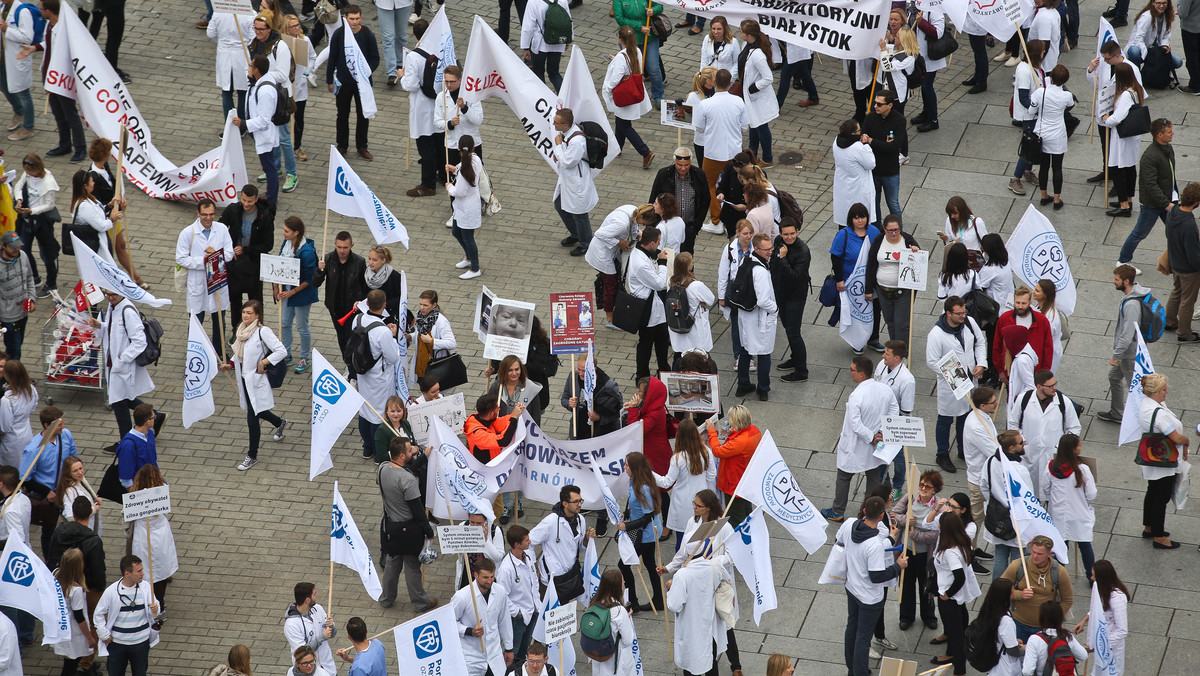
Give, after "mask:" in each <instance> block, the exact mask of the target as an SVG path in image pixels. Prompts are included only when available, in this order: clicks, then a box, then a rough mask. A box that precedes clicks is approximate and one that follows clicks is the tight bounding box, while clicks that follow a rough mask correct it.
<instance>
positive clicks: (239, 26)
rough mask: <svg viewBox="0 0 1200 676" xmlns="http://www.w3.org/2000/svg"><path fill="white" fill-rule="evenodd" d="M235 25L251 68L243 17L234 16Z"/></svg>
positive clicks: (247, 62)
mask: <svg viewBox="0 0 1200 676" xmlns="http://www.w3.org/2000/svg"><path fill="white" fill-rule="evenodd" d="M233 25H234V26H236V27H237V32H238V40H241V42H242V56H244V57H246V67H247V68H249V67H250V50H248V49H246V36H245V35H242V21H241V17H239V16H236V15H235V16H234V17H233ZM332 40H333V38H332V37H331V38H330V41H332Z"/></svg>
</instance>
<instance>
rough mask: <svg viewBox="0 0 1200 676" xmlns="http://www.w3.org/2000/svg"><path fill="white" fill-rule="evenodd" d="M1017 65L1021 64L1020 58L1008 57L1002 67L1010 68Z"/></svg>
mask: <svg viewBox="0 0 1200 676" xmlns="http://www.w3.org/2000/svg"><path fill="white" fill-rule="evenodd" d="M1018 63H1021V59H1020V57H1016V56H1010V57H1008V61H1005V62H1004V67H1005V68H1012V67H1013V66H1016V65H1017V64H1018Z"/></svg>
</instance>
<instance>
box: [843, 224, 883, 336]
mask: <svg viewBox="0 0 1200 676" xmlns="http://www.w3.org/2000/svg"><path fill="white" fill-rule="evenodd" d="M847 234H848V233H847ZM868 249H870V247H868V246H867V245H866V244H865V243H864V244H863V246H862V247H861V248H859V250H858V260H857V261H856V262H855V263H854V270H853V271H852V272H851V273H850V276H849V277H847V278H846V279H845V282H846V290H845V291H842V292H841V293H839V294H838V296H839V297H840V299H841V303H842V308H841V316H842V319H841V324H840V325H838V335H839V336H841V337H842V340H844V341H846V343H847V344H849V345H850V347H852V348H854V349H856V350H861V349H862V348H863V346H864V345H866V344H867V339H869V338H870V337H871V324H872V322H873V321H874V319H875V313H874V306H873V305H872V303H871V301H869V300H867V297H866V292H867V258H868V255H867V253H868Z"/></svg>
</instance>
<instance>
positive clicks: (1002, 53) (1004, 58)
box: [992, 52, 1008, 63]
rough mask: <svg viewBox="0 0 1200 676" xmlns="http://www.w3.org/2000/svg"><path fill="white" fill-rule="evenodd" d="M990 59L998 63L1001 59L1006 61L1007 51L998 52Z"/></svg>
mask: <svg viewBox="0 0 1200 676" xmlns="http://www.w3.org/2000/svg"><path fill="white" fill-rule="evenodd" d="M992 61H995V62H996V63H1000V62H1001V61H1008V53H1007V52H1000V53H999V54H997V55H996V56H995V57H994V58H993V59H992Z"/></svg>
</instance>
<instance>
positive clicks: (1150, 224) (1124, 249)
mask: <svg viewBox="0 0 1200 676" xmlns="http://www.w3.org/2000/svg"><path fill="white" fill-rule="evenodd" d="M1138 207H1139V209H1138V219H1137V223H1135V224H1134V226H1133V231H1132V232H1130V233H1129V236H1128V237H1126V238H1125V244H1123V245H1121V253H1120V254H1119V255H1118V256H1117V262H1118V263H1128V262H1129V261H1131V260H1133V252H1134V251H1136V250H1137V245H1138V243H1140V242H1141V241H1142V240H1143V239H1146V236H1147V235H1149V234H1150V231H1151V230H1153V229H1154V224H1155V222H1157V221H1158V220H1159V219H1162V222H1163V224H1164V225H1165V224H1166V222H1167V210H1166V209H1165V208H1162V207H1148V206H1146V205H1145V204H1140V205H1138Z"/></svg>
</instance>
